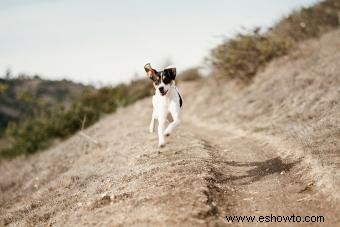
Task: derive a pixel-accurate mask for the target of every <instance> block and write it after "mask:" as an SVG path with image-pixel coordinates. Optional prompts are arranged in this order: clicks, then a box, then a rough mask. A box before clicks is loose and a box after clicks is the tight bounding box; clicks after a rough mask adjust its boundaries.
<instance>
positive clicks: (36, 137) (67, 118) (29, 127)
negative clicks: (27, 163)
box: [0, 80, 152, 157]
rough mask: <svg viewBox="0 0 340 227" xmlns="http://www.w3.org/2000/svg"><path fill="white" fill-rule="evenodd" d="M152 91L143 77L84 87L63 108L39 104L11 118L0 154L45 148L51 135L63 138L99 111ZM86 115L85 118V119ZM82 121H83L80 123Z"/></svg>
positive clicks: (95, 118) (113, 108)
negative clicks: (20, 118) (34, 111)
mask: <svg viewBox="0 0 340 227" xmlns="http://www.w3.org/2000/svg"><path fill="white" fill-rule="evenodd" d="M150 94H152V87H151V84H150V83H148V81H146V80H136V81H132V82H131V83H130V84H129V85H125V84H121V85H118V86H116V87H104V88H101V89H98V90H90V91H86V92H85V93H84V94H83V95H82V97H81V98H80V99H79V100H76V101H75V102H74V103H73V104H72V105H71V106H69V107H67V108H65V107H63V106H57V107H54V108H46V109H44V108H42V109H44V111H41V112H40V113H39V114H36V115H35V116H33V117H30V118H27V119H26V120H24V121H22V122H19V123H15V122H12V123H10V124H9V125H8V127H7V129H6V140H7V141H10V146H9V147H6V148H4V149H3V150H1V151H0V156H3V157H15V156H17V155H20V154H25V155H28V154H32V153H35V152H36V151H38V150H41V149H45V148H47V147H48V146H49V145H50V144H51V142H52V141H53V140H54V139H57V138H60V139H64V138H67V137H69V136H70V135H72V134H74V133H75V132H77V131H78V130H80V129H81V128H82V127H83V126H84V127H85V128H86V127H88V126H90V125H92V124H93V123H95V122H96V121H98V119H99V118H100V116H101V114H105V113H112V112H114V111H116V110H117V108H118V107H120V106H126V105H129V104H131V103H134V102H135V101H137V100H139V99H141V98H144V97H146V96H148V95H150ZM84 118H86V121H84ZM83 122H85V125H83Z"/></svg>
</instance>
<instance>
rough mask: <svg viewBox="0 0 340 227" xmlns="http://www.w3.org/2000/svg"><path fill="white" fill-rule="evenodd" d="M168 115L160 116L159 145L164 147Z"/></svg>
mask: <svg viewBox="0 0 340 227" xmlns="http://www.w3.org/2000/svg"><path fill="white" fill-rule="evenodd" d="M165 118H166V117H165V116H162V117H161V116H160V117H158V146H159V147H164V146H165V138H164V129H165V123H166V119H165Z"/></svg>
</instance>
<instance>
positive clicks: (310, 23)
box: [208, 0, 340, 84]
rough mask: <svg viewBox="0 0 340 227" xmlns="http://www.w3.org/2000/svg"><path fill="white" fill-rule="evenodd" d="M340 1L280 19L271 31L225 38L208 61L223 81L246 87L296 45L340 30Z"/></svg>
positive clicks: (333, 1) (330, 2)
mask: <svg viewBox="0 0 340 227" xmlns="http://www.w3.org/2000/svg"><path fill="white" fill-rule="evenodd" d="M339 12H340V2H339V1H338V0H326V1H323V2H321V3H319V4H317V5H315V6H313V7H310V8H303V9H301V10H299V11H296V12H294V13H292V14H291V15H289V16H288V17H287V18H284V19H282V20H281V21H280V22H279V23H277V25H275V26H274V27H273V28H272V29H271V30H270V31H268V32H266V33H263V34H262V33H260V30H259V29H255V30H254V31H251V32H248V33H245V34H239V35H237V36H236V37H235V38H232V39H228V40H226V41H225V42H223V43H222V44H220V45H218V46H217V47H216V48H214V49H213V50H212V51H211V56H210V57H209V58H208V61H209V62H210V63H211V64H212V66H213V67H214V68H216V69H217V70H218V75H220V76H221V77H222V78H227V79H237V80H239V81H241V82H243V83H246V84H249V83H250V82H251V81H252V79H253V77H254V76H255V74H256V72H258V70H259V69H261V68H264V66H266V65H267V64H268V63H269V62H270V61H271V60H273V59H275V58H278V57H280V56H283V55H285V54H287V52H289V51H290V50H291V49H293V47H295V46H296V45H297V43H298V42H300V41H303V40H307V39H311V38H315V37H318V36H320V35H322V34H324V33H325V32H327V31H330V30H332V29H334V28H337V27H339V24H340V19H339V15H340V13H339Z"/></svg>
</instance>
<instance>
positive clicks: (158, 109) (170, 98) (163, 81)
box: [144, 64, 183, 147]
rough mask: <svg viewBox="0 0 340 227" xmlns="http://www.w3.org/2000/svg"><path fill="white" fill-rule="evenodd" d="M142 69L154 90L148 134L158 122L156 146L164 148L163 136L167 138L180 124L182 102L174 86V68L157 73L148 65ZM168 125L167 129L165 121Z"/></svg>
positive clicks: (167, 68)
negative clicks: (156, 121) (151, 82)
mask: <svg viewBox="0 0 340 227" xmlns="http://www.w3.org/2000/svg"><path fill="white" fill-rule="evenodd" d="M144 69H145V71H146V73H147V75H148V77H149V78H150V79H151V80H152V81H153V86H154V87H155V89H156V92H155V95H154V96H153V97H152V105H153V111H152V117H151V123H150V128H149V130H150V133H153V132H154V128H155V119H157V120H158V146H159V147H164V146H165V138H164V137H165V136H169V135H170V134H171V133H172V132H173V130H174V129H175V128H177V127H178V125H179V124H180V113H181V107H182V104H183V100H182V97H181V95H180V94H179V91H178V89H177V88H176V85H175V78H176V68H175V67H171V66H169V67H166V68H165V69H164V70H163V71H160V72H158V71H157V70H155V69H153V68H152V67H151V65H150V64H146V65H145V66H144ZM167 120H168V121H169V122H170V124H169V125H168V127H167V128H165V126H166V121H167Z"/></svg>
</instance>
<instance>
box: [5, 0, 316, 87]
mask: <svg viewBox="0 0 340 227" xmlns="http://www.w3.org/2000/svg"><path fill="white" fill-rule="evenodd" d="M316 2H318V1H317V0H237V1H235V0H171V1H170V0H168V1H165V0H145V1H141V0H97V1H94V0H54V1H52V0H0V75H4V74H5V71H6V69H10V70H11V72H12V74H14V75H16V74H19V73H25V74H39V75H41V76H42V77H44V78H49V79H63V78H66V79H70V80H74V81H77V82H82V83H86V84H102V85H108V84H117V83H120V82H128V81H129V80H131V79H132V78H135V77H136V76H137V77H143V76H145V72H144V69H143V66H144V65H145V64H146V63H149V62H150V63H151V65H152V66H153V67H154V68H156V69H161V67H164V66H165V65H164V64H166V63H170V62H171V63H172V64H173V65H175V66H176V67H177V72H179V73H180V72H181V71H183V70H185V69H187V68H190V67H195V66H202V65H204V58H205V57H206V56H208V55H209V50H211V49H212V48H213V47H215V46H216V45H217V44H219V43H221V42H222V41H223V40H224V39H225V38H226V37H232V36H233V35H234V34H235V33H237V32H240V31H242V29H243V28H247V29H250V28H254V27H256V26H259V27H262V28H264V29H265V28H268V27H270V26H272V25H273V24H274V23H275V22H277V21H278V20H279V19H280V18H282V17H283V16H286V15H288V14H289V13H290V12H291V11H292V10H293V9H299V8H300V7H302V6H310V5H312V4H315V3H316Z"/></svg>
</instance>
